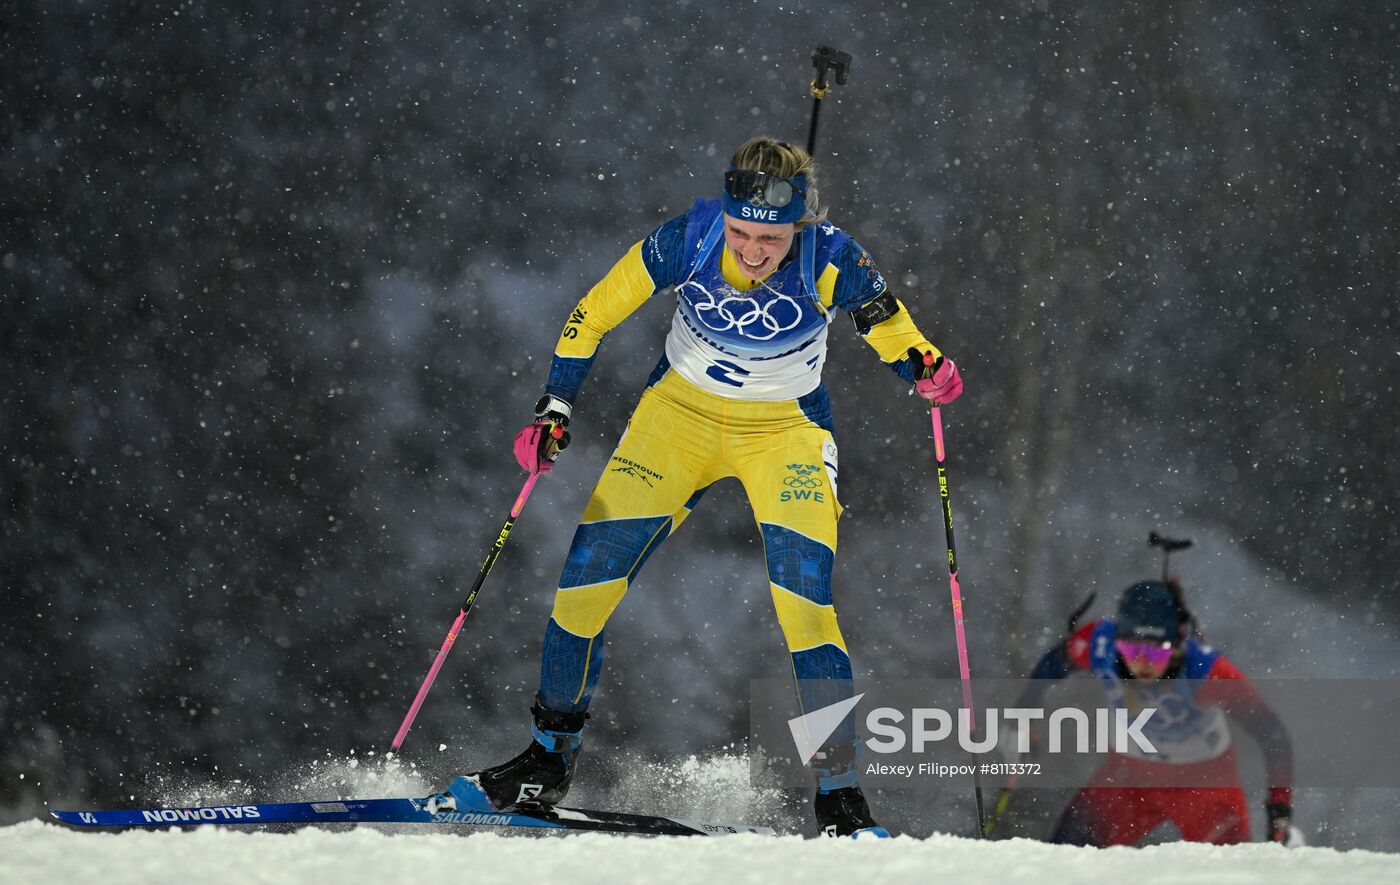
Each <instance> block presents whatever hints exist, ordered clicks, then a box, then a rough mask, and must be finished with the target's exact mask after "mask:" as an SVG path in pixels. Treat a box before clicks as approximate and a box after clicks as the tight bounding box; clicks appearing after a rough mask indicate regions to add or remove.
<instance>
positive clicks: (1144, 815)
mask: <svg viewBox="0 0 1400 885" xmlns="http://www.w3.org/2000/svg"><path fill="white" fill-rule="evenodd" d="M1116 634H1117V625H1116V623H1115V622H1114V620H1113V619H1111V618H1104V619H1102V620H1099V621H1092V622H1090V623H1088V624H1085V625H1084V626H1082V627H1080V628H1079V629H1078V630H1077V631H1076V632H1075V633H1074V634H1073V635H1072V636H1071V637H1070V638H1069V639H1068V640H1066V641H1065V642H1064V643H1061V644H1060V645H1057V646H1056V647H1054V648H1053V649H1051V650H1050V651H1049V652H1047V653H1046V655H1045V656H1044V657H1043V658H1041V660H1040V663H1039V664H1038V665H1037V666H1036V668H1035V670H1034V671H1033V672H1032V673H1031V677H1030V678H1031V682H1030V684H1029V686H1028V688H1027V690H1026V692H1025V693H1023V694H1022V696H1021V698H1020V700H1019V701H1018V706H1023V707H1027V706H1028V707H1034V706H1038V704H1039V701H1040V698H1041V697H1043V695H1044V693H1045V692H1046V691H1047V690H1048V687H1049V685H1050V683H1049V682H1048V681H1047V680H1057V679H1063V678H1064V677H1066V676H1068V675H1070V674H1071V673H1072V672H1074V671H1076V670H1087V671H1089V672H1090V673H1092V674H1093V675H1094V676H1095V677H1096V678H1098V679H1099V680H1100V682H1101V684H1102V686H1103V688H1104V691H1105V694H1106V695H1107V697H1108V700H1109V703H1110V704H1111V705H1112V706H1114V707H1122V708H1127V709H1128V710H1129V712H1130V714H1131V713H1132V712H1134V711H1136V710H1141V709H1142V708H1145V707H1155V708H1156V712H1155V713H1154V714H1153V717H1152V719H1150V720H1149V721H1148V724H1147V725H1146V726H1145V727H1144V729H1143V733H1144V735H1145V736H1146V737H1148V738H1149V739H1150V741H1151V743H1152V744H1153V745H1155V746H1156V748H1157V751H1158V752H1157V753H1155V754H1153V755H1152V757H1151V758H1150V759H1149V758H1146V757H1145V756H1140V755H1138V754H1136V753H1134V754H1128V753H1111V754H1110V755H1109V759H1108V761H1107V762H1106V763H1104V765H1103V766H1102V767H1101V768H1100V769H1099V770H1098V771H1097V772H1095V773H1094V775H1093V777H1092V778H1090V780H1089V782H1088V783H1087V784H1085V786H1084V787H1083V788H1082V789H1080V790H1079V792H1078V793H1077V794H1076V795H1075V797H1074V798H1073V799H1072V800H1071V801H1070V804H1069V806H1068V807H1067V808H1066V809H1065V811H1064V813H1063V814H1062V815H1061V817H1060V821H1059V824H1058V825H1057V826H1056V828H1055V832H1054V835H1053V836H1052V837H1051V841H1053V842H1059V843H1065V844H1071V845H1096V846H1109V845H1132V844H1135V843H1136V842H1137V841H1138V840H1139V839H1141V838H1142V837H1143V836H1145V835H1147V834H1148V833H1149V832H1151V831H1152V830H1153V829H1154V828H1156V827H1157V826H1158V825H1159V824H1161V823H1163V822H1164V821H1171V822H1172V823H1173V824H1175V825H1176V828H1177V829H1178V830H1179V831H1180V832H1181V835H1182V838H1183V839H1185V840H1186V841H1188V842H1211V843H1214V844H1217V845H1226V844H1232V843H1237V842H1248V841H1249V838H1250V837H1249V809H1248V807H1247V805H1246V803H1245V795H1244V790H1243V789H1242V788H1241V786H1240V777H1239V770H1238V766H1237V765H1236V754H1235V748H1234V744H1233V742H1232V740H1231V736H1230V729H1229V725H1228V724H1227V721H1226V711H1227V710H1228V712H1229V716H1230V717H1231V718H1233V719H1235V721H1237V722H1238V723H1239V724H1240V725H1241V726H1242V727H1243V728H1244V729H1245V731H1246V732H1248V733H1249V734H1250V735H1251V736H1252V737H1253V738H1254V739H1255V740H1256V741H1257V742H1258V743H1259V746H1260V748H1261V749H1262V750H1263V753H1264V761H1265V769H1266V773H1267V778H1268V798H1267V800H1266V801H1267V802H1268V803H1277V804H1283V805H1289V804H1291V803H1292V792H1293V755H1292V748H1291V745H1290V743H1289V740H1288V735H1287V732H1286V731H1285V730H1284V728H1283V725H1282V723H1281V722H1280V721H1279V719H1278V717H1277V716H1276V715H1275V714H1274V712H1273V710H1272V708H1270V706H1269V704H1268V702H1267V701H1265V700H1264V698H1263V697H1262V696H1261V695H1260V694H1259V692H1258V690H1257V689H1255V688H1254V686H1253V685H1252V684H1251V683H1250V682H1249V680H1248V679H1247V678H1245V675H1244V674H1243V673H1242V672H1240V670H1239V668H1238V667H1236V666H1235V665H1234V664H1232V663H1231V662H1230V661H1229V659H1228V658H1226V657H1225V656H1224V655H1223V654H1221V653H1220V652H1219V651H1216V650H1215V649H1213V648H1211V647H1210V646H1208V645H1204V644H1203V643H1201V642H1198V641H1197V640H1196V639H1195V638H1193V637H1188V638H1187V639H1186V640H1185V641H1184V642H1183V645H1182V650H1181V654H1180V656H1179V658H1178V660H1177V661H1176V662H1174V663H1173V664H1172V665H1171V667H1170V668H1169V669H1168V670H1167V672H1166V673H1165V674H1164V675H1163V677H1162V678H1161V679H1157V680H1139V679H1134V678H1133V677H1132V676H1131V674H1129V673H1128V671H1127V670H1126V668H1125V667H1124V666H1123V664H1122V660H1121V658H1120V657H1119V655H1118V653H1117V651H1116V649H1115V647H1114V639H1115V637H1116Z"/></svg>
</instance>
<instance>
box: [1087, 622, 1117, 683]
mask: <svg viewBox="0 0 1400 885" xmlns="http://www.w3.org/2000/svg"><path fill="white" fill-rule="evenodd" d="M1116 638H1118V622H1117V621H1115V620H1114V619H1113V618H1100V619H1099V622H1098V623H1097V624H1095V625H1094V632H1093V633H1090V634H1089V669H1090V670H1092V671H1093V672H1094V674H1095V675H1098V676H1113V675H1116V674H1117V672H1118V649H1117V648H1115V647H1114V645H1113V640H1114V639H1116Z"/></svg>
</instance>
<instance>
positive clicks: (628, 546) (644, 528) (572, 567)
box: [559, 516, 671, 588]
mask: <svg viewBox="0 0 1400 885" xmlns="http://www.w3.org/2000/svg"><path fill="white" fill-rule="evenodd" d="M670 522H671V517H669V516H648V517H643V518H642V519H609V520H604V521H603V522H586V523H584V524H582V525H580V526H579V527H578V530H577V531H576V532H574V542H573V544H572V545H570V547H569V556H568V559H567V560H565V562H564V574H563V575H561V576H560V578H559V586H560V587H566V588H567V587H585V586H587V585H589V584H601V583H602V582H603V581H612V580H616V579H617V578H630V577H631V576H632V575H634V574H635V573H636V572H637V570H638V569H640V568H641V567H642V564H643V563H645V562H646V558H647V557H648V556H650V555H651V552H652V551H653V550H655V549H656V547H657V545H658V544H660V543H661V541H662V540H663V539H664V538H665V537H666V535H667V533H668V532H669V531H670V525H669V523H670Z"/></svg>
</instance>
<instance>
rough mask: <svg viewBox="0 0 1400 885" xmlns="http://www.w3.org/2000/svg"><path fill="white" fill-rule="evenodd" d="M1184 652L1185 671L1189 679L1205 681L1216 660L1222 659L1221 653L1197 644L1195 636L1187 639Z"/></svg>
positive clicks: (1207, 646)
mask: <svg viewBox="0 0 1400 885" xmlns="http://www.w3.org/2000/svg"><path fill="white" fill-rule="evenodd" d="M1184 650H1185V658H1186V660H1185V661H1184V662H1183V663H1184V666H1183V671H1184V675H1185V676H1186V678H1187V679H1205V678H1206V675H1207V674H1208V673H1210V668H1211V667H1213V666H1215V659H1216V658H1218V657H1220V652H1218V651H1216V650H1215V649H1214V648H1212V647H1210V646H1209V645H1202V644H1201V643H1199V642H1197V641H1196V637H1194V636H1188V637H1186V642H1185V649H1184Z"/></svg>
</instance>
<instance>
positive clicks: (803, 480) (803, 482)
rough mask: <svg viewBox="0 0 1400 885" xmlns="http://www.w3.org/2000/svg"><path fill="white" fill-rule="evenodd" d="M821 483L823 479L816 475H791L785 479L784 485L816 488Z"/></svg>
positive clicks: (798, 487)
mask: <svg viewBox="0 0 1400 885" xmlns="http://www.w3.org/2000/svg"><path fill="white" fill-rule="evenodd" d="M821 484H822V481H821V480H820V479H819V478H817V477H815V476H789V477H786V478H785V479H784V480H783V485H785V486H791V487H792V488H795V489H815V488H820V487H821Z"/></svg>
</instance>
